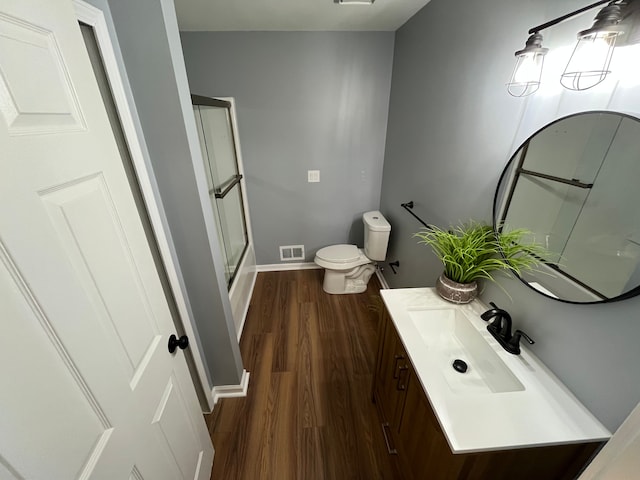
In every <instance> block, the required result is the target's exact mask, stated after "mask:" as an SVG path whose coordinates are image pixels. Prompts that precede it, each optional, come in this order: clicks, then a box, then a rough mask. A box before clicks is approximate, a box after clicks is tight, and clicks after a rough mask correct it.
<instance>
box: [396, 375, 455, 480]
mask: <svg viewBox="0 0 640 480" xmlns="http://www.w3.org/2000/svg"><path fill="white" fill-rule="evenodd" d="M396 443H397V445H398V446H397V448H398V451H401V452H402V455H400V459H401V464H402V468H403V471H404V472H405V474H406V476H407V478H415V479H424V478H434V479H438V480H447V479H452V480H453V479H458V478H461V477H460V472H461V470H462V468H463V466H464V460H465V459H464V456H459V455H458V456H456V455H453V454H452V453H451V450H450V449H449V444H448V443H447V440H446V438H445V437H444V434H443V432H442V430H441V429H440V424H439V423H438V420H437V418H436V417H435V414H434V413H433V410H432V409H431V405H430V404H429V400H428V399H427V397H426V395H425V394H424V392H423V390H422V386H421V385H420V381H419V380H418V378H417V377H416V375H415V373H414V372H413V369H411V371H410V376H409V378H408V381H407V389H406V395H405V401H404V409H403V413H402V416H401V418H400V421H399V423H398V431H397V435H396Z"/></svg>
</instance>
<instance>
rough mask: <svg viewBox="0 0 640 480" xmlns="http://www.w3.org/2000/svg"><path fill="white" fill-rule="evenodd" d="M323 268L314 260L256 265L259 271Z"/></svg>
mask: <svg viewBox="0 0 640 480" xmlns="http://www.w3.org/2000/svg"><path fill="white" fill-rule="evenodd" d="M317 268H322V267H320V266H319V265H316V264H315V263H313V262H306V263H272V264H269V265H256V271H257V272H279V271H283V270H313V269H317Z"/></svg>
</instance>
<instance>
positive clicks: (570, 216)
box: [494, 112, 640, 303]
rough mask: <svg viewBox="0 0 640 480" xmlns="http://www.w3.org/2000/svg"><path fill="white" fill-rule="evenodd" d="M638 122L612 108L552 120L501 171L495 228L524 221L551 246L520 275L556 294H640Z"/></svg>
mask: <svg viewBox="0 0 640 480" xmlns="http://www.w3.org/2000/svg"><path fill="white" fill-rule="evenodd" d="M639 182H640V121H638V120H637V119H636V118H633V117H631V116H628V115H624V114H619V113H614V112H587V113H582V114H578V115H572V116H569V117H565V118H562V119H560V120H557V121H555V122H553V123H551V124H549V125H547V126H546V127H544V128H542V129H541V130H540V131H538V132H537V133H536V134H534V135H533V136H531V137H530V138H529V139H528V140H527V141H526V142H524V144H523V145H522V146H521V147H520V148H519V149H518V150H517V151H516V153H515V154H514V155H513V157H512V158H511V160H510V161H509V163H508V165H507V167H506V169H505V171H504V172H503V174H502V176H501V178H500V182H499V185H498V190H497V192H496V197H495V201H494V221H495V223H496V228H498V229H504V230H511V229H515V228H526V229H528V230H530V231H531V232H532V235H533V238H529V239H527V240H534V241H536V242H537V243H540V244H542V245H544V246H545V247H546V248H547V249H548V250H549V252H550V254H549V255H548V258H545V259H544V261H545V262H546V263H545V265H543V266H541V267H540V268H538V271H537V272H535V273H533V274H528V275H527V276H526V278H522V280H523V281H524V282H525V283H527V284H528V285H529V286H531V287H532V288H535V289H536V290H538V291H539V292H541V293H543V294H545V295H547V296H550V297H552V298H557V299H559V300H563V301H568V302H576V303H591V302H602V301H611V300H619V299H622V298H627V297H629V296H632V295H635V294H637V293H640V288H639V285H640V198H639V197H640V193H639V192H640V189H639V188H638V183H639Z"/></svg>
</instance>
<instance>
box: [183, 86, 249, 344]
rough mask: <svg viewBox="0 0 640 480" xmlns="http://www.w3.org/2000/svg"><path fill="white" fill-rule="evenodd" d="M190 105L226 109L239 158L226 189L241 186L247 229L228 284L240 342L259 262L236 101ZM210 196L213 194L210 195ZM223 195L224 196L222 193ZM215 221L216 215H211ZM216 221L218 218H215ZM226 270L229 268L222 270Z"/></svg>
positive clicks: (194, 100) (202, 100)
mask: <svg viewBox="0 0 640 480" xmlns="http://www.w3.org/2000/svg"><path fill="white" fill-rule="evenodd" d="M191 104H192V105H193V106H197V105H203V106H208V107H218V108H226V109H227V110H228V113H229V120H230V122H231V136H232V140H233V148H234V153H235V157H236V166H237V169H238V178H237V179H236V181H235V182H233V185H228V186H227V188H231V187H232V186H235V183H240V199H241V207H242V212H243V215H244V219H243V220H244V227H245V234H246V235H245V236H246V238H245V240H246V243H245V246H244V249H243V251H242V254H241V255H240V260H239V261H238V263H237V266H236V271H235V273H234V276H233V278H232V279H231V281H230V282H229V283H228V285H227V288H228V291H229V300H230V303H231V311H232V316H233V322H234V325H235V329H236V335H237V338H238V340H239V339H240V336H241V335H242V328H243V327H244V321H245V319H246V315H247V311H248V309H249V302H250V300H251V295H252V293H253V287H254V285H255V281H256V276H257V271H256V258H255V249H254V246H253V235H252V231H251V220H250V217H249V202H248V200H247V188H246V183H245V175H244V166H243V162H242V153H241V150H240V141H239V136H238V128H237V126H238V122H237V117H236V108H235V99H234V98H233V97H216V98H212V97H205V96H202V95H195V94H191ZM202 156H203V160H205V161H207V162H208V157H207V152H202ZM208 193H209V196H211V192H208ZM222 193H224V192H222ZM211 207H212V209H213V208H216V206H215V205H213V204H212V205H211ZM212 213H213V214H214V217H215V215H216V213H215V212H213V211H212ZM214 219H215V218H214ZM220 247H221V249H224V248H225V246H224V244H221V245H220ZM223 267H224V268H226V265H225V266H223Z"/></svg>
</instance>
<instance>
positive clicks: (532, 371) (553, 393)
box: [380, 288, 611, 453]
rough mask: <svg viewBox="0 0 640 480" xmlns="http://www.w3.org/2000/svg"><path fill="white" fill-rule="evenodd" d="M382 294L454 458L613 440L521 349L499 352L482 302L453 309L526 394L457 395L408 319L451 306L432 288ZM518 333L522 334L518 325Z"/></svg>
mask: <svg viewBox="0 0 640 480" xmlns="http://www.w3.org/2000/svg"><path fill="white" fill-rule="evenodd" d="M380 294H381V295H382V298H383V300H384V303H385V305H386V306H387V310H388V311H389V313H390V316H391V318H392V320H393V323H394V324H395V327H396V329H397V331H398V334H399V335H400V338H401V340H402V343H403V344H404V347H405V349H406V351H407V353H408V354H409V357H410V358H411V362H412V364H413V366H414V368H415V370H416V374H417V376H418V378H419V380H420V383H421V384H422V387H423V389H424V391H425V393H426V394H427V397H428V398H429V402H430V403H431V406H432V407H433V410H434V412H435V414H436V417H437V418H438V421H439V422H440V426H441V427H442V431H443V432H444V434H445V436H446V438H447V441H448V442H449V446H450V448H451V451H452V452H454V453H471V452H481V451H488V450H500V449H508V448H525V447H533V446H544V445H558V444H565V443H582V442H594V441H604V440H607V439H609V437H610V436H611V433H610V432H609V431H608V430H607V429H606V428H605V427H604V426H603V425H602V424H601V423H600V422H599V421H598V420H597V419H596V418H595V417H594V416H593V415H592V414H591V412H589V411H588V410H587V409H586V408H585V407H584V406H583V405H582V404H581V403H580V402H579V401H578V399H576V398H575V396H574V395H573V394H572V393H571V392H570V391H569V389H568V388H567V387H565V386H564V384H563V383H562V382H560V380H558V378H556V376H555V375H554V374H553V373H552V372H551V371H550V370H549V369H548V368H547V367H546V366H545V365H544V364H543V363H542V362H541V361H540V360H539V359H538V358H537V357H535V356H534V355H533V354H532V353H531V352H530V351H529V350H528V349H527V348H526V347H525V346H524V345H523V346H522V348H521V349H522V353H521V354H520V355H512V354H510V353H508V352H507V351H505V350H504V349H503V348H502V347H501V346H500V344H499V343H498V342H497V341H496V340H495V339H494V338H493V337H492V336H491V334H490V333H489V332H488V331H487V329H486V327H487V323H486V322H484V321H483V320H482V319H481V318H480V314H481V313H482V312H484V311H485V310H487V309H488V307H487V306H486V305H484V304H483V303H482V302H480V301H479V300H474V301H473V302H472V303H470V304H467V305H460V306H457V307H456V308H460V309H462V310H463V312H464V313H465V314H466V317H467V319H468V320H469V321H470V322H471V324H472V325H473V326H474V327H475V328H476V329H477V330H478V331H479V332H481V334H482V335H483V337H484V338H485V339H486V341H487V342H488V343H489V344H490V346H491V347H492V348H493V349H494V350H495V351H496V352H497V353H498V355H499V357H500V359H501V360H502V361H503V362H504V363H505V365H506V366H507V367H508V368H509V369H510V370H511V372H512V373H513V374H514V375H515V376H516V377H517V378H518V380H519V381H520V382H521V383H522V385H523V386H524V390H522V391H513V392H505V393H493V392H490V391H487V392H472V393H470V392H460V391H458V392H454V391H453V390H452V388H450V386H449V383H447V381H446V379H445V376H444V374H443V372H442V368H441V367H436V363H437V362H436V361H435V357H434V356H433V354H432V353H431V352H430V351H429V349H428V348H427V347H426V345H425V343H424V342H423V340H422V338H421V334H420V332H419V331H418V328H417V327H416V325H415V323H414V322H413V321H412V320H411V319H410V316H409V311H410V310H415V309H431V308H450V307H452V306H453V304H451V303H449V302H446V301H445V300H443V299H441V298H440V297H439V296H438V294H437V293H436V291H435V289H433V288H400V289H388V290H381V291H380ZM513 328H514V330H515V329H516V328H518V320H517V318H516V319H514V325H513ZM538 340H539V341H544V339H538ZM523 343H524V342H523Z"/></svg>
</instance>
